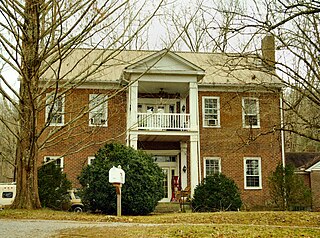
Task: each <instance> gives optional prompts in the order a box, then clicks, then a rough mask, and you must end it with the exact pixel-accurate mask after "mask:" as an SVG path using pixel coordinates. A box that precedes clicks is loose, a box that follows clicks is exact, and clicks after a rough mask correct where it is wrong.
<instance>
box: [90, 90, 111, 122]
mask: <svg viewBox="0 0 320 238" xmlns="http://www.w3.org/2000/svg"><path fill="white" fill-rule="evenodd" d="M107 100H108V97H107V96H106V95H102V94H90V95H89V110H90V112H89V125H90V126H107V115H108V111H107V110H108V105H107Z"/></svg>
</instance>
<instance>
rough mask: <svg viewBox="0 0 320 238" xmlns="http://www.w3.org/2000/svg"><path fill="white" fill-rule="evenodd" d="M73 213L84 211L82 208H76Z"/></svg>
mask: <svg viewBox="0 0 320 238" xmlns="http://www.w3.org/2000/svg"><path fill="white" fill-rule="evenodd" d="M73 211H74V212H83V209H82V207H74V208H73Z"/></svg>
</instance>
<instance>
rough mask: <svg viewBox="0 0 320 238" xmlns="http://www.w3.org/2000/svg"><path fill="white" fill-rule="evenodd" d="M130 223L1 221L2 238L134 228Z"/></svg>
mask: <svg viewBox="0 0 320 238" xmlns="http://www.w3.org/2000/svg"><path fill="white" fill-rule="evenodd" d="M132 225H133V224H130V223H110V222H78V221H61V220H12V219H0V237H6V238H20V237H21V238H47V237H49V236H52V235H54V234H57V233H58V232H59V231H60V230H63V229H68V228H79V227H104V226H109V227H112V226H132Z"/></svg>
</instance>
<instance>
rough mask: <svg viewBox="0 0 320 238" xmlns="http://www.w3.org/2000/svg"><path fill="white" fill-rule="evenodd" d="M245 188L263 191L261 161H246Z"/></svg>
mask: <svg viewBox="0 0 320 238" xmlns="http://www.w3.org/2000/svg"><path fill="white" fill-rule="evenodd" d="M244 187H245V188H246V189H261V188H262V183H261V159H260V158H245V159H244Z"/></svg>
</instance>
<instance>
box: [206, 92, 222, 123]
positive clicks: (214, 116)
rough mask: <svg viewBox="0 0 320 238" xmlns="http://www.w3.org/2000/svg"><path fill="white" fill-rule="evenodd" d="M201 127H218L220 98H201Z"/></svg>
mask: <svg viewBox="0 0 320 238" xmlns="http://www.w3.org/2000/svg"><path fill="white" fill-rule="evenodd" d="M202 114H203V116H202V117H203V127H220V98H219V97H202Z"/></svg>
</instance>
